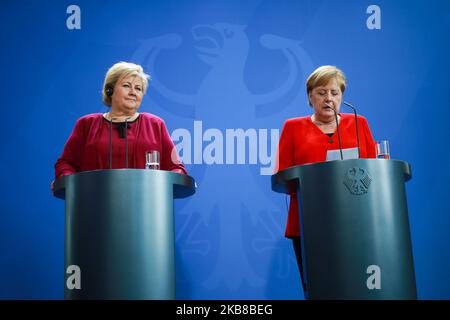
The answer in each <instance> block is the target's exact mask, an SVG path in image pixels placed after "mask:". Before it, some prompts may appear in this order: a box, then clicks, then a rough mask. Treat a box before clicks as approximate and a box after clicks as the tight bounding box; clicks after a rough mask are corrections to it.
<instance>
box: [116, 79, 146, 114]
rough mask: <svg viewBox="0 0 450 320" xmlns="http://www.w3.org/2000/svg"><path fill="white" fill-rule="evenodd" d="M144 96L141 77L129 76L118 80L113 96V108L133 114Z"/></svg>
mask: <svg viewBox="0 0 450 320" xmlns="http://www.w3.org/2000/svg"><path fill="white" fill-rule="evenodd" d="M142 96H143V86H142V81H141V79H140V78H139V77H136V76H129V77H126V78H123V79H122V80H121V81H119V82H117V83H116V85H115V87H114V91H113V95H112V96H111V110H112V111H114V112H119V113H124V114H126V115H132V114H134V113H136V111H137V109H138V108H139V106H140V105H141V101H142Z"/></svg>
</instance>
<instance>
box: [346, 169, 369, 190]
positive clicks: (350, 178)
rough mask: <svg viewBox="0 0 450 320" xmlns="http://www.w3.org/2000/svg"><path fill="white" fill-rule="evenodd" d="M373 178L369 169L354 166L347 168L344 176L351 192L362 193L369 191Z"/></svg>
mask: <svg viewBox="0 0 450 320" xmlns="http://www.w3.org/2000/svg"><path fill="white" fill-rule="evenodd" d="M371 182H372V178H371V177H370V176H369V173H368V172H367V170H365V169H362V168H357V167H353V168H350V169H348V170H347V172H346V174H345V177H344V184H345V186H346V187H347V189H348V190H349V191H350V193H351V194H354V195H362V194H365V193H367V191H368V190H369V187H370V183H371Z"/></svg>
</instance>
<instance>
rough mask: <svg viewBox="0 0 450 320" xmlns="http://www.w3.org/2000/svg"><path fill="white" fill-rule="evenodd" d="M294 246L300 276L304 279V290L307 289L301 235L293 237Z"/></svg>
mask: <svg viewBox="0 0 450 320" xmlns="http://www.w3.org/2000/svg"><path fill="white" fill-rule="evenodd" d="M291 240H292V246H293V247H294V252H295V257H296V258H297V266H298V271H299V272H300V278H301V280H302V285H303V291H306V281H305V275H304V274H303V257H302V245H301V239H300V237H293V238H291Z"/></svg>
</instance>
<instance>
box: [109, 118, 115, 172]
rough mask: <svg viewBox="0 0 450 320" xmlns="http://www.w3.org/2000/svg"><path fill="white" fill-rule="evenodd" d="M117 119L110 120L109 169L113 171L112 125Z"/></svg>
mask: <svg viewBox="0 0 450 320" xmlns="http://www.w3.org/2000/svg"><path fill="white" fill-rule="evenodd" d="M113 120H116V118H111V120H109V169H112V123H113Z"/></svg>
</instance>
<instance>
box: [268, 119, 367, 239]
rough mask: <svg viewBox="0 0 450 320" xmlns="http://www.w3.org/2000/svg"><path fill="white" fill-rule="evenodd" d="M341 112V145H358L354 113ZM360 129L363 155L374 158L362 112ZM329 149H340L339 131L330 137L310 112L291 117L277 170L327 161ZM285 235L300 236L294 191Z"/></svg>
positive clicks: (349, 146) (363, 156)
mask: <svg viewBox="0 0 450 320" xmlns="http://www.w3.org/2000/svg"><path fill="white" fill-rule="evenodd" d="M339 115H340V116H341V120H340V123H339V130H340V134H341V143H342V148H343V149H346V148H355V147H357V145H358V144H357V140H356V127H355V121H354V120H355V118H354V115H353V114H339ZM358 131H359V140H360V141H359V142H360V152H361V158H375V157H376V151H375V141H374V140H373V138H372V134H371V133H370V129H369V125H368V123H367V120H366V118H364V117H362V116H358ZM328 150H339V142H338V138H337V132H335V133H334V134H333V136H332V137H331V138H330V137H329V136H328V135H326V134H325V133H323V132H322V131H321V130H320V129H319V128H318V127H317V126H316V125H315V124H314V123H313V122H312V120H311V117H310V116H307V117H300V118H293V119H289V120H287V121H286V122H285V123H284V125H283V130H282V132H281V136H280V143H279V145H278V156H277V163H276V167H275V172H278V171H280V170H283V169H286V168H289V167H293V166H297V165H302V164H307V163H314V162H323V161H326V157H327V151H328ZM285 236H286V237H288V238H292V237H298V236H300V226H299V219H298V201H297V194H291V201H290V206H289V214H288V220H287V225H286V233H285Z"/></svg>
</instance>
